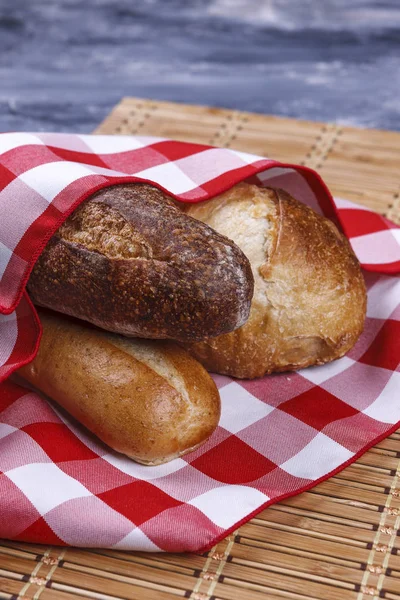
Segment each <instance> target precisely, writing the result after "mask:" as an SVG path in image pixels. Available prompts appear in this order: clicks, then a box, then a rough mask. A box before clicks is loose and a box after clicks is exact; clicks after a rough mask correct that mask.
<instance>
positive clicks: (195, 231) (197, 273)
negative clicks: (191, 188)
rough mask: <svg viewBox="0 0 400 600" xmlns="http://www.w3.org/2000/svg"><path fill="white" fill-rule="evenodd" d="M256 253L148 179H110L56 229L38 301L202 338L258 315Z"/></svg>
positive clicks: (104, 321) (146, 330) (135, 327)
mask: <svg viewBox="0 0 400 600" xmlns="http://www.w3.org/2000/svg"><path fill="white" fill-rule="evenodd" d="M253 285H254V282H253V276H252V272H251V267H250V264H249V261H248V259H247V258H246V257H245V255H244V254H243V252H242V251H241V250H240V249H239V248H238V246H236V245H235V244H234V243H233V242H232V241H231V240H229V239H227V238H226V237H224V236H222V235H221V234H219V233H217V232H216V231H214V230H213V229H211V228H210V227H208V226H207V225H205V224H204V223H201V222H200V221H198V220H196V219H193V218H191V217H189V216H188V215H185V214H184V213H183V212H182V211H181V210H180V209H179V208H178V207H177V206H176V203H175V202H174V201H173V200H172V199H171V198H169V197H168V196H167V195H166V194H165V193H163V192H162V191H160V190H158V189H157V188H155V187H154V186H151V185H148V184H125V185H117V186H111V187H108V188H105V189H103V190H100V191H99V192H97V193H96V194H94V195H93V196H92V197H91V198H89V199H88V200H87V201H86V202H84V203H83V204H82V205H81V206H80V207H78V209H76V211H75V212H74V213H73V214H72V215H71V216H70V217H69V218H68V219H67V221H66V222H65V223H64V224H63V225H62V226H61V227H60V229H59V230H58V231H57V232H56V234H55V235H54V236H53V237H52V238H51V240H50V241H49V243H48V244H47V246H46V248H45V249H44V251H43V253H42V255H41V256H40V258H39V260H38V261H37V263H36V265H35V267H34V269H33V271H32V274H31V277H30V279H29V282H28V291H29V294H30V296H31V298H32V299H33V301H34V302H35V303H36V304H38V305H40V306H44V307H47V308H51V309H53V310H56V311H59V312H62V313H65V314H68V315H71V316H74V317H78V318H80V319H84V320H86V321H89V322H91V323H93V324H95V325H98V326H99V327H102V328H103V329H107V330H109V331H113V332H116V333H121V334H123V335H126V336H134V337H144V338H172V339H175V340H178V341H181V342H187V341H197V340H202V339H206V338H209V337H213V336H216V335H220V334H222V333H226V332H229V331H232V330H233V329H235V328H237V327H240V325H243V323H245V321H246V320H247V318H248V315H249V310H250V304H251V298H252V295H253Z"/></svg>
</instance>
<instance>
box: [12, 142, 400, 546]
mask: <svg viewBox="0 0 400 600" xmlns="http://www.w3.org/2000/svg"><path fill="white" fill-rule="evenodd" d="M249 178H250V179H251V180H252V181H257V183H258V184H259V185H271V186H279V187H282V188H284V189H286V190H287V191H288V192H289V193H291V194H292V195H294V196H295V197H297V198H298V199H299V200H301V201H303V202H305V203H307V204H309V205H311V206H312V207H313V208H315V209H316V210H318V211H320V212H321V211H322V212H324V213H325V214H326V215H327V216H330V217H332V218H335V219H336V220H337V221H339V223H340V224H341V226H342V228H343V229H344V231H345V233H346V234H347V236H348V237H349V238H350V240H351V243H352V246H353V248H354V250H355V252H356V254H357V255H358V257H359V259H360V261H361V263H362V264H363V267H364V269H365V270H366V271H367V272H366V281H367V286H368V299H369V301H368V313H367V321H366V327H365V332H364V334H363V335H362V337H361V339H360V340H359V342H358V343H357V345H356V347H355V348H354V349H353V350H352V351H351V352H350V353H349V354H348V355H347V356H346V357H344V358H342V359H340V360H338V361H335V362H333V363H331V364H329V365H326V366H322V367H315V368H310V369H304V370H303V371H300V372H299V373H295V374H292V373H291V374H280V375H274V376H269V377H265V378H263V379H258V380H254V381H238V380H234V379H230V378H228V377H222V376H215V380H216V382H217V384H218V387H219V389H220V394H221V398H222V417H221V422H220V424H219V427H218V429H217V430H216V432H215V433H214V435H213V436H212V437H211V439H210V440H209V441H208V442H207V443H206V444H205V445H204V446H202V447H201V448H199V449H198V450H197V451H196V452H194V453H192V454H190V455H189V456H185V457H184V458H180V459H177V460H174V461H172V462H170V463H168V464H166V465H162V466H158V467H143V466H141V465H138V464H136V463H134V462H132V461H130V460H129V459H127V458H124V457H123V456H121V455H118V454H116V453H115V452H112V451H111V450H110V449H109V448H107V447H106V446H104V445H103V444H102V443H100V442H99V441H98V440H97V439H95V438H94V437H92V436H90V435H89V434H88V433H87V432H85V431H84V430H83V429H81V428H80V426H79V425H78V424H77V423H76V422H74V421H73V420H72V419H70V418H69V417H66V416H65V414H64V413H63V412H60V411H59V410H58V409H57V408H56V407H55V406H53V405H52V404H50V403H48V402H47V401H46V400H44V399H43V398H41V397H40V396H39V395H38V394H36V393H32V392H30V391H29V390H27V389H25V388H22V387H20V386H18V385H16V384H15V383H12V382H11V381H10V380H7V377H8V375H10V374H11V372H12V371H14V370H15V369H16V368H18V367H19V366H20V365H22V364H23V363H25V362H27V361H29V360H30V359H31V358H32V357H33V356H34V353H35V351H36V348H37V345H38V341H39V336H40V325H39V323H38V319H37V317H36V315H35V311H34V308H33V307H32V305H31V303H30V301H29V298H28V296H27V294H26V292H25V291H24V288H25V284H26V281H27V279H28V277H29V273H30V271H31V269H32V267H33V265H34V263H35V260H36V259H37V257H38V256H39V254H40V252H41V250H42V249H43V247H44V245H45V244H46V242H47V240H48V239H49V237H50V236H51V235H52V234H53V232H54V231H55V230H56V229H57V228H58V227H59V225H60V224H61V223H62V222H63V220H64V219H65V218H66V217H67V216H68V214H70V213H71V211H72V210H73V209H74V208H75V207H76V206H77V205H78V204H79V203H80V202H82V201H83V200H84V199H85V198H87V197H88V196H89V195H90V194H92V193H93V192H94V191H96V190H98V189H100V188H101V187H104V186H107V185H110V184H115V183H120V182H127V181H137V180H140V181H149V182H152V183H153V184H156V185H158V186H159V187H161V188H162V189H165V190H166V191H168V192H169V193H170V194H172V195H174V196H175V197H176V198H177V199H179V200H182V201H185V202H197V201H199V200H206V199H207V198H210V197H212V196H214V195H216V194H219V193H221V192H222V191H224V190H226V189H228V188H229V187H231V186H232V185H234V184H235V183H237V182H239V181H242V180H244V179H249ZM399 272H400V229H399V228H398V227H396V226H395V225H394V224H393V223H390V222H389V221H388V220H387V219H385V218H383V217H381V216H379V215H377V214H375V213H372V212H370V211H368V210H367V209H365V208H364V207H362V206H358V205H354V204H352V203H351V202H348V201H346V200H342V199H339V198H336V199H335V200H333V199H332V197H331V195H330V193H329V192H328V190H327V188H326V187H325V185H324V183H323V182H322V181H321V179H320V177H319V176H318V175H317V174H316V173H315V172H313V171H312V170H310V169H307V168H305V167H296V166H293V165H284V164H280V163H277V162H275V161H273V160H268V159H265V158H262V157H259V156H253V155H250V154H245V153H243V152H238V151H236V150H229V149H217V148H213V147H209V146H200V145H197V144H189V143H183V142H174V141H170V140H165V139H159V138H149V137H131V136H127V137H114V136H90V135H65V134H48V133H46V134H44V133H42V134H30V133H7V134H0V313H1V314H0V380H1V381H2V383H1V384H0V537H5V538H11V539H16V540H25V541H33V542H41V543H46V544H61V545H75V546H88V547H95V546H98V547H99V546H100V547H112V548H121V549H126V550H149V551H198V550H200V549H205V548H208V547H210V546H211V545H213V544H214V543H215V542H216V541H217V540H218V539H220V538H221V537H223V536H225V535H227V533H228V532H229V531H231V530H233V529H235V528H236V527H237V526H238V525H239V524H240V523H242V522H244V521H246V520H247V519H249V518H250V517H251V516H252V515H254V514H255V513H257V512H258V511H260V510H261V509H262V508H263V507H265V506H267V505H268V504H270V503H273V502H276V501H277V500H279V499H282V498H284V497H287V496H290V495H294V494H296V493H299V492H300V491H303V490H305V489H307V488H310V487H312V486H313V485H315V484H316V483H317V482H318V481H321V480H322V479H325V478H327V477H328V476H329V475H332V474H333V473H334V472H336V471H338V470H340V469H342V468H343V467H344V466H345V465H347V464H349V463H350V462H352V461H354V460H355V459H356V458H357V457H358V456H359V455H360V454H362V453H363V452H365V450H366V449H367V448H369V447H370V446H372V445H373V444H374V443H376V442H377V441H378V440H380V439H382V438H383V437H385V436H387V435H389V434H390V433H391V432H392V431H393V430H394V429H396V428H397V427H398V426H399V421H400V369H399V360H400V278H399V277H398V276H395V274H396V273H399Z"/></svg>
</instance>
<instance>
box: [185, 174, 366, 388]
mask: <svg viewBox="0 0 400 600" xmlns="http://www.w3.org/2000/svg"><path fill="white" fill-rule="evenodd" d="M184 210H185V211H186V212H187V213H188V214H189V215H190V216H192V217H195V218H196V219H199V220H200V221H203V222H204V223H207V224H208V225H209V226H210V227H213V228H214V229H216V231H218V232H220V233H222V234H223V235H225V236H226V237H228V238H230V239H231V240H233V241H234V242H235V243H236V244H237V245H238V246H239V247H240V248H241V250H242V251H243V252H244V254H245V255H246V256H247V258H248V259H249V260H250V264H251V267H252V271H253V275H254V280H255V289H254V296H253V300H252V305H251V310H250V317H249V319H248V321H247V322H246V323H245V324H244V325H243V326H242V327H240V328H239V329H237V330H236V331H234V332H232V333H228V334H226V335H221V336H218V337H215V338H212V339H208V340H206V341H204V342H200V343H194V344H184V347H185V348H187V349H188V350H189V351H190V352H191V354H192V355H193V356H194V357H195V358H197V359H198V360H199V361H200V362H201V363H202V364H203V365H204V366H205V367H206V369H207V370H208V371H211V372H214V373H222V374H225V375H231V376H233V377H239V378H255V377H262V376H263V375H265V374H268V373H272V372H274V371H290V370H295V369H300V368H302V367H307V366H310V365H320V364H323V363H326V362H329V361H331V360H334V359H336V358H339V357H341V356H343V355H344V354H345V353H346V352H348V351H349V350H350V348H351V347H352V346H353V345H354V344H355V342H356V341H357V339H358V337H359V335H360V334H361V332H362V330H363V326H364V320H365V313H366V290H365V283H364V279H363V276H362V273H361V269H360V265H359V263H358V260H357V258H356V256H355V255H354V252H353V250H352V248H351V246H350V244H349V242H348V240H347V239H346V238H345V236H344V235H342V234H341V233H340V232H339V231H338V229H337V227H336V226H335V225H334V224H333V223H332V221H330V220H329V219H326V218H325V217H322V216H320V215H318V214H317V213H315V212H314V211H313V210H312V209H311V208H309V207H308V206H306V205H304V204H302V203H301V202H298V201H297V200H295V199H294V198H292V197H291V196H290V195H289V194H287V193H286V192H284V191H283V190H275V189H270V188H260V187H258V186H255V185H249V184H246V183H241V184H239V185H236V186H235V187H233V188H232V189H230V190H229V191H227V192H225V193H224V194H222V195H220V196H218V197H215V198H213V199H212V200H209V201H207V202H202V203H200V204H195V205H191V206H189V207H188V208H186V209H184Z"/></svg>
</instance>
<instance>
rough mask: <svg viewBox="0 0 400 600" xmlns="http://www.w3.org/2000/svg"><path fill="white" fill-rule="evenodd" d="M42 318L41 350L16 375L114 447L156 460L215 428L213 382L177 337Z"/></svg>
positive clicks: (188, 448) (190, 446) (216, 401)
mask: <svg viewBox="0 0 400 600" xmlns="http://www.w3.org/2000/svg"><path fill="white" fill-rule="evenodd" d="M40 319H41V322H42V325H43V336H42V340H41V343H40V347H39V352H38V354H37V356H36V357H35V359H34V360H33V361H32V362H31V363H30V364H28V365H26V366H24V367H22V368H21V369H19V371H18V374H19V375H20V376H21V377H23V378H24V379H25V380H26V381H28V382H29V383H30V384H31V385H32V386H34V387H35V388H37V389H39V390H40V391H42V392H43V393H45V394H46V395H47V396H49V397H50V398H52V399H53V400H55V401H56V402H57V403H58V404H60V405H61V406H62V407H63V408H65V410H67V411H68V412H69V413H70V414H71V415H72V416H74V417H75V418H76V419H77V420H78V421H80V422H81V423H82V424H83V425H85V426H86V427H87V428H88V429H89V430H90V431H92V432H93V433H94V434H96V435H97V436H98V437H99V438H100V439H101V440H102V441H103V442H105V443H106V444H107V445H108V446H110V447H111V448H113V449H114V450H116V451H117V452H121V453H123V454H126V455H127V456H129V457H130V458H132V459H134V460H135V461H137V462H140V463H142V464H146V465H156V464H161V463H164V462H167V461H170V460H172V459H173V458H176V457H178V456H182V455H184V454H186V453H187V452H190V451H191V450H193V449H194V448H196V447H198V446H199V445H201V444H202V443H204V442H205V441H206V440H207V438H208V437H209V436H210V435H211V433H212V432H213V431H214V429H215V428H216V426H217V424H218V420H219V416H220V399H219V393H218V390H217V388H216V386H215V383H214V382H213V380H212V379H211V377H210V375H209V374H208V373H207V372H206V371H205V369H204V368H203V367H202V366H201V365H200V364H199V363H198V362H197V361H196V360H194V359H193V358H192V357H191V356H190V355H189V354H188V353H187V352H185V350H183V349H182V348H180V347H179V346H177V345H176V344H174V343H172V342H169V341H158V340H129V339H126V338H125V339H124V338H122V336H118V335H115V334H109V333H106V332H102V331H99V330H97V329H96V328H90V327H86V326H85V327H84V326H82V325H80V324H78V323H77V322H75V321H73V320H72V319H68V318H60V317H58V316H55V315H53V314H49V313H48V312H47V311H41V312H40ZM155 369H156V370H155Z"/></svg>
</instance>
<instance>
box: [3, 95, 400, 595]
mask: <svg viewBox="0 0 400 600" xmlns="http://www.w3.org/2000/svg"><path fill="white" fill-rule="evenodd" d="M97 133H108V134H110V133H111V134H135V133H140V134H143V135H156V136H163V137H172V138H175V139H182V140H188V141H194V142H199V143H205V144H215V145H219V146H226V147H232V148H237V149H240V150H243V151H245V152H251V153H255V154H260V155H264V156H271V157H274V158H276V159H279V160H281V161H283V162H295V163H301V164H304V165H308V166H310V167H313V168H316V169H318V171H319V172H320V173H321V175H322V176H323V178H324V179H325V181H326V182H327V184H328V185H329V187H330V189H331V190H332V192H333V194H334V195H337V196H342V197H344V198H348V199H349V200H353V201H354V202H358V203H360V204H365V205H366V206H368V207H370V208H372V209H373V210H376V211H378V212H380V213H382V214H384V215H385V216H387V217H388V218H390V219H392V220H393V221H395V222H398V223H400V174H399V164H400V134H398V133H393V132H387V131H374V130H361V129H355V128H348V127H340V126H338V125H334V124H326V123H312V122H308V121H298V120H294V119H282V118H277V117H272V116H264V115H254V114H251V113H244V112H238V111H231V110H223V109H214V108H208V107H200V106H187V105H179V104H173V103H168V102H156V101H151V100H141V99H136V98H126V99H124V100H123V101H122V102H121V103H120V104H119V105H118V106H117V107H116V108H115V109H114V110H113V111H112V113H111V115H110V116H109V117H108V118H107V119H106V120H105V121H104V123H102V125H100V127H99V128H98V130H97ZM399 457H400V432H396V433H394V434H393V435H391V436H390V437H389V438H388V439H386V440H384V441H382V442H380V443H379V444H378V445H377V446H376V447H375V448H372V449H371V450H369V451H368V452H367V453H366V454H365V455H364V456H362V457H361V458H360V459H359V460H358V461H357V462H356V463H355V464H353V465H351V466H350V467H348V468H347V469H345V470H344V471H342V472H341V473H338V474H337V475H335V476H334V477H332V478H331V479H330V480H328V481H326V482H323V483H321V484H320V485H318V486H317V487H315V488H313V489H312V490H310V491H308V492H305V493H303V494H301V495H299V496H296V497H294V498H290V499H287V500H285V501H283V502H281V503H279V504H276V505H274V506H271V507H270V508H268V509H267V510H265V511H263V512H262V513H260V514H259V515H257V517H255V518H254V519H252V520H251V521H250V522H249V523H247V524H245V525H243V526H242V527H240V529H239V530H238V531H236V532H235V533H234V534H232V535H231V536H229V537H228V538H226V539H225V540H223V541H222V542H220V543H219V544H218V545H217V546H216V547H214V548H213V549H212V550H211V551H210V552H208V553H207V554H203V555H201V554H187V555H180V554H149V553H140V552H118V551H113V550H95V551H90V550H80V549H76V548H68V549H65V548H56V547H45V546H40V545H37V544H24V543H18V542H11V541H2V542H1V541H0V600H15V599H19V600H28V599H29V600H38V599H39V597H40V600H72V599H75V598H77V599H79V598H86V599H87V598H92V599H94V600H116V599H124V600H125V599H126V600H131V599H132V600H138V599H140V600H142V599H143V600H173V599H174V598H175V599H176V598H191V599H192V600H210V599H211V598H212V599H213V600H238V599H240V600H265V599H266V598H267V599H268V600H283V599H286V600H314V599H315V600H368V599H370V598H373V599H378V598H385V599H387V600H400V537H399V533H398V532H399V528H400V480H399V474H400V462H399Z"/></svg>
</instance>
